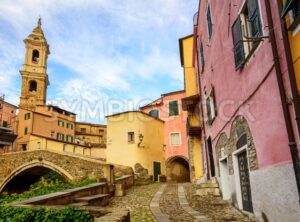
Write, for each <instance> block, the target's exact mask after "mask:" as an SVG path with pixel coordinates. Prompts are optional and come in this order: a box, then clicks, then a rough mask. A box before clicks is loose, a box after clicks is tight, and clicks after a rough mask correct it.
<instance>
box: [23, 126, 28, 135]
mask: <svg viewBox="0 0 300 222" xmlns="http://www.w3.org/2000/svg"><path fill="white" fill-rule="evenodd" d="M27 133H28V128H27V127H25V129H24V134H25V135H27Z"/></svg>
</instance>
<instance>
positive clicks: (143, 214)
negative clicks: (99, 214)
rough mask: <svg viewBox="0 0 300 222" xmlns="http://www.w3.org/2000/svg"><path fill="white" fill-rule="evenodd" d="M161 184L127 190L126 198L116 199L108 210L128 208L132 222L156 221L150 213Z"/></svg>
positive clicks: (111, 202)
mask: <svg viewBox="0 0 300 222" xmlns="http://www.w3.org/2000/svg"><path fill="white" fill-rule="evenodd" d="M160 186H161V184H158V183H153V184H150V185H144V186H134V187H132V188H130V189H129V190H127V192H126V195H125V196H124V197H114V198H113V199H112V200H111V201H110V203H109V205H108V208H110V209H111V208H113V210H117V209H120V208H128V209H129V210H130V219H131V221H132V222H148V221H156V220H155V218H154V216H153V214H152V213H151V211H150V202H151V199H152V197H153V196H154V194H155V193H156V192H157V190H158V189H159V187H160Z"/></svg>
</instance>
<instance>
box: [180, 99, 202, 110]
mask: <svg viewBox="0 0 300 222" xmlns="http://www.w3.org/2000/svg"><path fill="white" fill-rule="evenodd" d="M199 100H200V97H199V95H193V96H189V97H185V98H183V99H182V109H183V110H184V111H191V112H193V111H194V110H195V108H196V105H197V104H198V103H199Z"/></svg>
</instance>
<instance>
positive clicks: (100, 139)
mask: <svg viewBox="0 0 300 222" xmlns="http://www.w3.org/2000/svg"><path fill="white" fill-rule="evenodd" d="M75 142H76V143H78V144H82V145H85V146H88V147H90V148H91V156H93V157H96V158H99V159H102V160H106V125H102V124H93V123H84V122H76V123H75Z"/></svg>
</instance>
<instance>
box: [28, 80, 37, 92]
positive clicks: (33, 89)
mask: <svg viewBox="0 0 300 222" xmlns="http://www.w3.org/2000/svg"><path fill="white" fill-rule="evenodd" d="M36 89H37V83H36V81H34V80H31V81H30V82H29V92H36Z"/></svg>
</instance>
